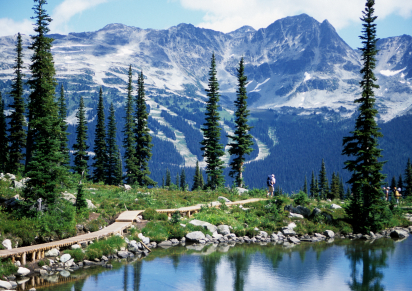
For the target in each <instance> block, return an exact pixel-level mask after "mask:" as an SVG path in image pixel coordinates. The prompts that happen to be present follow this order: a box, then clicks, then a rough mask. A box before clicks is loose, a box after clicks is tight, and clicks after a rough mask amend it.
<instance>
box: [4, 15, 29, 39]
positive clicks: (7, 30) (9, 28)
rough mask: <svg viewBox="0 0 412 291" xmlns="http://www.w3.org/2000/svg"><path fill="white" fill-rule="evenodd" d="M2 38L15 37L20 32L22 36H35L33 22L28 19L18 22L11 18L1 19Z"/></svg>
mask: <svg viewBox="0 0 412 291" xmlns="http://www.w3.org/2000/svg"><path fill="white" fill-rule="evenodd" d="M0 27H1V29H0V36H6V35H15V34H17V33H18V32H20V33H21V34H27V35H30V34H33V22H32V21H31V20H28V19H24V20H23V21H20V22H16V21H14V20H13V19H10V18H1V19H0Z"/></svg>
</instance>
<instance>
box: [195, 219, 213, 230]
mask: <svg viewBox="0 0 412 291" xmlns="http://www.w3.org/2000/svg"><path fill="white" fill-rule="evenodd" d="M189 223H190V224H193V225H197V226H202V227H204V228H207V230H209V231H210V232H211V233H214V232H215V231H216V230H217V227H216V226H214V225H213V224H211V223H209V222H206V221H201V220H197V219H195V220H192V221H190V222H189Z"/></svg>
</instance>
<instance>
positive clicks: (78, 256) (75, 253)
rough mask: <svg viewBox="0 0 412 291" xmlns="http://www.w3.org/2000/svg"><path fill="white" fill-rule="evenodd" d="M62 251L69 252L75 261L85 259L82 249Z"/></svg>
mask: <svg viewBox="0 0 412 291" xmlns="http://www.w3.org/2000/svg"><path fill="white" fill-rule="evenodd" d="M64 253H65V254H69V255H70V256H71V257H72V258H73V259H74V261H75V262H81V261H83V260H85V259H86V254H85V252H84V251H83V250H82V249H76V250H65V251H64ZM39 266H40V265H39Z"/></svg>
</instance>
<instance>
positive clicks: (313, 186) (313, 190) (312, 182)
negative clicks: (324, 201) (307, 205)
mask: <svg viewBox="0 0 412 291" xmlns="http://www.w3.org/2000/svg"><path fill="white" fill-rule="evenodd" d="M309 191H310V196H312V198H316V197H317V196H318V193H317V189H316V181H315V173H314V172H313V171H312V179H311V180H310V190H309Z"/></svg>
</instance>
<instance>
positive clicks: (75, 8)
mask: <svg viewBox="0 0 412 291" xmlns="http://www.w3.org/2000/svg"><path fill="white" fill-rule="evenodd" d="M107 1H109V0H64V1H63V2H62V3H61V4H59V5H58V6H57V7H56V8H55V9H54V10H53V14H52V15H51V18H52V19H53V21H52V22H51V24H50V30H52V32H53V33H56V32H58V33H68V32H70V31H69V29H70V28H69V26H68V23H69V21H70V19H71V18H72V17H73V16H75V15H76V14H79V13H82V12H83V11H85V10H87V9H90V8H93V7H95V6H97V5H100V4H102V3H105V2H107Z"/></svg>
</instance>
